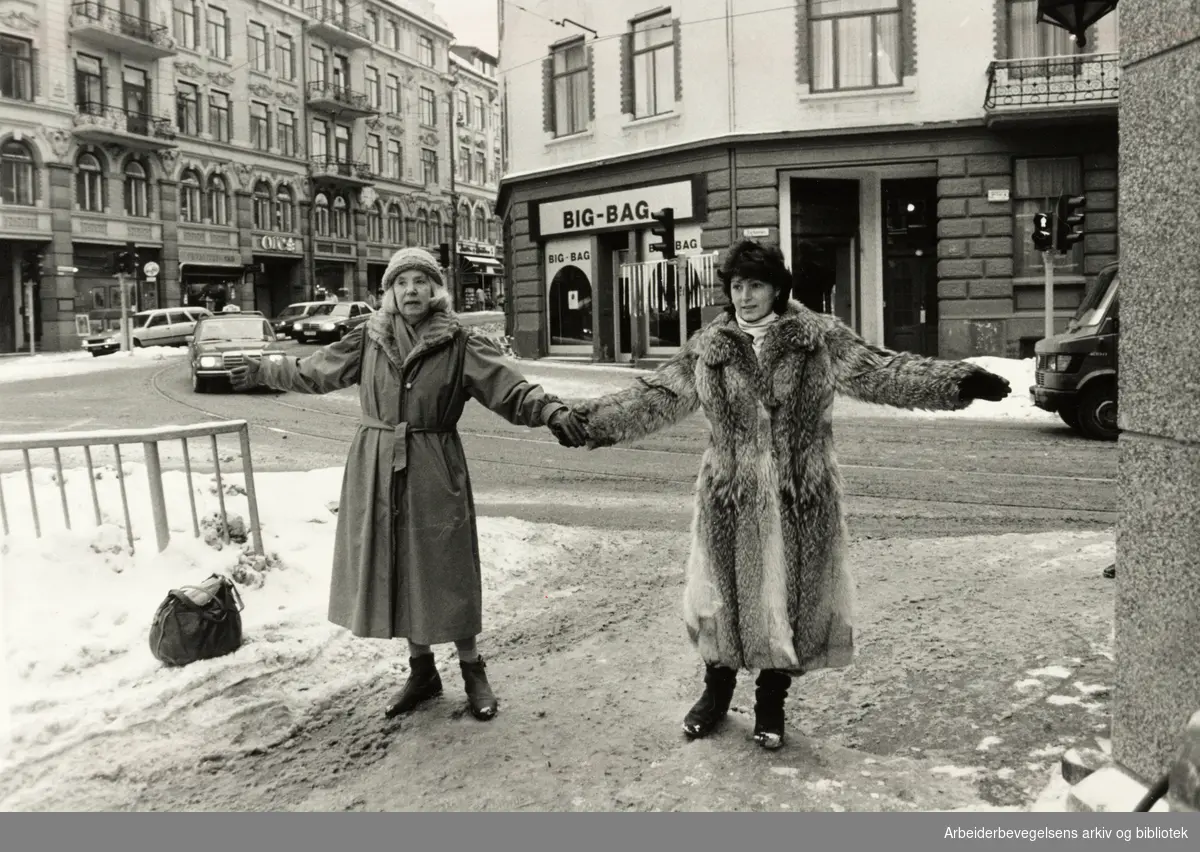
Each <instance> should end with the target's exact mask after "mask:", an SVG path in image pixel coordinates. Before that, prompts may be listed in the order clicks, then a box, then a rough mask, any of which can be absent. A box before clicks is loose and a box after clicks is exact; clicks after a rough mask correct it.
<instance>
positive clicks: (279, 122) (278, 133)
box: [275, 109, 296, 157]
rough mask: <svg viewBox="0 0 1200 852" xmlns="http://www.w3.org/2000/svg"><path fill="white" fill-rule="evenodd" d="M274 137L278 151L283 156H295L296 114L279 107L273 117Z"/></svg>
mask: <svg viewBox="0 0 1200 852" xmlns="http://www.w3.org/2000/svg"><path fill="white" fill-rule="evenodd" d="M275 137H276V143H277V144H278V145H279V153H280V154H282V155H283V156H285V157H294V156H296V114H295V113H294V112H291V111H290V110H286V109H281V110H280V111H279V114H278V115H277V116H276V117H275Z"/></svg>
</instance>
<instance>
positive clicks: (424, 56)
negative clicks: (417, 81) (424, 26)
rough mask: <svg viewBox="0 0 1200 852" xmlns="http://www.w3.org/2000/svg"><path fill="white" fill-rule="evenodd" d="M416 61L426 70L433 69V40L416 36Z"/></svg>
mask: <svg viewBox="0 0 1200 852" xmlns="http://www.w3.org/2000/svg"><path fill="white" fill-rule="evenodd" d="M417 61H418V62H420V63H421V64H422V65H424V66H425V67H427V68H432V67H433V39H431V38H430V37H429V36H427V35H423V36H417Z"/></svg>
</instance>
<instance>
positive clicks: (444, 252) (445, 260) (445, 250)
mask: <svg viewBox="0 0 1200 852" xmlns="http://www.w3.org/2000/svg"><path fill="white" fill-rule="evenodd" d="M438 263H440V264H441V265H442V269H449V268H450V243H442V244H440V245H439V246H438Z"/></svg>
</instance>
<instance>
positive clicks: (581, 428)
mask: <svg viewBox="0 0 1200 852" xmlns="http://www.w3.org/2000/svg"><path fill="white" fill-rule="evenodd" d="M546 426H547V428H549V429H550V431H551V432H552V433H553V434H554V437H555V438H558V442H559V443H560V444H562V445H563V446H564V447H582V446H583V445H584V444H586V443H587V439H588V435H587V422H586V421H585V420H584V419H583V418H582V417H580V416H579V415H578V414H576V413H575V412H574V411H572V410H571V409H569V408H560V409H559V410H558V411H556V412H554V414H552V415H551V416H550V421H549V422H548V423H547V424H546Z"/></svg>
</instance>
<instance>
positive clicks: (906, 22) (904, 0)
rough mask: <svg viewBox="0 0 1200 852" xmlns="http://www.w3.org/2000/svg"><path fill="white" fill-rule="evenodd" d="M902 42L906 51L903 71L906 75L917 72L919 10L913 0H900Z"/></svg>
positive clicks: (902, 65)
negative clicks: (914, 5)
mask: <svg viewBox="0 0 1200 852" xmlns="http://www.w3.org/2000/svg"><path fill="white" fill-rule="evenodd" d="M900 26H901V27H903V29H902V30H901V36H900V37H901V43H902V50H903V53H904V58H903V62H902V63H901V67H902V69H903V71H902V72H901V73H902V75H903V76H904V77H911V76H912V75H913V74H916V73H917V12H916V10H915V9H914V8H913V0H900Z"/></svg>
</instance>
